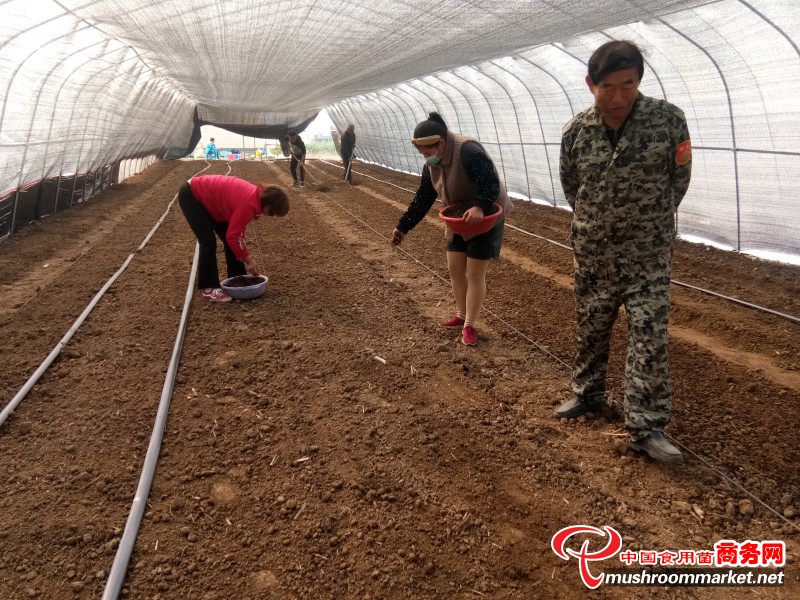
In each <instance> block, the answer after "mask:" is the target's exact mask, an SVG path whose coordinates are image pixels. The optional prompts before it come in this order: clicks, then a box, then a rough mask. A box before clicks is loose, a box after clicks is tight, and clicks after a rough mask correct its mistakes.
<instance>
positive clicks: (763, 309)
mask: <svg viewBox="0 0 800 600" xmlns="http://www.w3.org/2000/svg"><path fill="white" fill-rule="evenodd" d="M320 162H323V163H325V164H329V165H331V166H334V167H337V168H340V169H341V168H342V167H339V165H336V164H334V163H330V162H327V161H324V160H321V161H320ZM359 175H362V176H364V177H369V178H370V179H374V180H375V181H380V182H381V183H385V184H387V185H391V186H394V187H397V188H400V189H401V190H404V191H407V192H410V193H412V194H413V193H414V190H409V189H407V188H404V187H400V186H399V185H395V184H393V183H389V182H388V181H382V180H381V179H378V178H377V177H372V176H371V175H367V174H365V173H359ZM506 227H508V228H510V229H514V230H515V231H519V232H520V233H524V234H525V235H529V236H531V237H535V238H538V239H540V240H544V241H545V242H548V243H550V244H553V245H555V246H558V247H559V248H564V249H566V250H569V251H572V247H571V246H568V245H566V244H562V243H561V242H557V241H555V240H552V239H550V238H547V237H543V236H541V235H536V234H535V233H531V232H530V231H526V230H525V229H521V228H519V227H516V226H514V225H510V224H509V223H506ZM670 282H672V283H674V284H675V285H679V286H683V287H686V288H689V289H692V290H695V291H697V292H702V293H704V294H708V295H709V296H714V297H716V298H722V299H723V300H728V301H729V302H734V303H736V304H740V305H741V306H746V307H747V308H752V309H755V310H758V311H761V312H765V313H769V314H771V315H775V316H776V317H781V318H782V319H787V320H789V321H794V322H795V323H800V317H795V316H793V315H790V314H787V313H783V312H780V311H777V310H772V309H771V308H766V307H765V306H759V305H758V304H752V303H751V302H745V301H744V300H739V299H738V298H734V297H733V296H726V295H724V294H720V293H719V292H714V291H712V290H709V289H706V288H701V287H698V286H695V285H690V284H688V283H683V282H682V281H677V280H675V279H670Z"/></svg>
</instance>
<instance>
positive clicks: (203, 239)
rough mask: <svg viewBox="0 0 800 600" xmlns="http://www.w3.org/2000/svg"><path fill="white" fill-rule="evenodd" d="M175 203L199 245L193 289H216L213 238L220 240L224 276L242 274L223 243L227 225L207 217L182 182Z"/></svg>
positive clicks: (245, 271)
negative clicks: (224, 268)
mask: <svg viewBox="0 0 800 600" xmlns="http://www.w3.org/2000/svg"><path fill="white" fill-rule="evenodd" d="M178 204H179V205H180V207H181V211H183V216H184V217H186V221H187V222H188V223H189V227H191V228H192V231H193V232H194V235H195V237H196V238H197V241H198V243H199V244H200V256H199V258H198V265H197V287H198V288H200V289H206V288H218V287H219V269H218V268H217V236H219V239H220V240H222V246H223V247H224V248H225V264H226V265H227V267H228V277H236V276H237V275H245V274H246V273H247V269H245V267H244V263H243V262H242V261H240V260H239V259H238V258H236V255H235V254H234V253H233V250H231V248H230V246H228V242H227V241H225V236H226V234H227V233H228V223H225V222H222V221H215V220H214V219H212V218H211V215H210V214H208V211H207V210H206V207H205V206H203V205H202V204H200V201H199V200H198V199H197V198H195V197H194V194H192V188H191V187H190V186H189V184H188V183H184V184H183V186H181V189H180V191H179V192H178Z"/></svg>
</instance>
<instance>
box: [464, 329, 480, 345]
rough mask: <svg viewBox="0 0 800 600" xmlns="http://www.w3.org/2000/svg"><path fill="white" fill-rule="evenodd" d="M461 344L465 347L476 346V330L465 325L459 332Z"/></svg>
mask: <svg viewBox="0 0 800 600" xmlns="http://www.w3.org/2000/svg"><path fill="white" fill-rule="evenodd" d="M461 343H462V344H464V345H465V346H477V345H478V330H477V329H475V328H474V327H473V326H472V325H467V326H466V327H464V329H462V330H461Z"/></svg>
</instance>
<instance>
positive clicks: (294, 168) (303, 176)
mask: <svg viewBox="0 0 800 600" xmlns="http://www.w3.org/2000/svg"><path fill="white" fill-rule="evenodd" d="M299 164H300V161H299V160H297V159H296V158H295V157H294V155H292V159H291V161H289V170H290V171H291V172H292V178H293V179H294V180H295V181H305V180H306V168H305V167H304V166H303V165H300V178H299V179H298V178H297V165H299Z"/></svg>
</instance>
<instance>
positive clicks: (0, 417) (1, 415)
mask: <svg viewBox="0 0 800 600" xmlns="http://www.w3.org/2000/svg"><path fill="white" fill-rule="evenodd" d="M177 197H178V195H177V194H175V196H173V198H172V201H171V202H170V203H169V204H168V205H167V208H166V210H165V211H164V214H163V215H161V218H160V219H159V220H158V221H157V222H156V224H155V225H154V226H153V228H152V229H151V230H150V232H149V233H148V234H147V236H145V238H144V241H142V243H141V244H139V247H138V248H137V249H136V250H137V252H138V251H140V250H142V248H144V247H145V245H146V244H147V242H148V241H150V238H151V237H153V234H154V233H155V232H156V230H157V229H158V228H159V227H160V226H161V224H162V223H163V222H164V219H166V217H167V215H168V214H169V211H170V209H171V208H172V205H173V204H174V203H175V199H176V198H177ZM134 256H136V254H135V253H134V254H129V255H128V258H127V259H126V260H125V262H124V263H122V266H121V267H120V268H119V269H118V270H117V272H116V273H114V274H113V275H112V276H111V277H110V278H109V280H108V281H106V283H105V285H104V286H103V287H102V288H100V291H99V292H97V293H96V294H95V295H94V298H92V301H91V302H89V304H88V305H87V306H86V308H85V309H84V310H83V312H82V313H81V314H80V316H79V317H78V318H77V319H76V320H75V323H73V325H72V327H70V329H69V331H67V333H66V334H64V337H62V338H61V340H60V341H59V342H58V344H56V346H55V348H53V350H52V351H51V352H50V354H48V355H47V358H45V359H44V361H43V362H42V364H40V365H39V368H38V369H36V371H34V373H33V375H31V376H30V377H29V378H28V381H26V382H25V384H24V385H23V386H22V387H21V388H20V390H19V391H18V392H17V393H16V395H15V396H14V397H13V398H12V399H11V401H10V402H9V403H8V405H7V406H6V407H5V408H4V409H3V410H2V412H0V425H2V424H3V423H5V421H6V419H8V417H9V415H11V413H12V412H14V409H15V408H16V407H17V406H19V404H20V402H22V400H23V399H24V398H25V396H27V395H28V392H30V391H31V389H32V388H33V386H34V385H36V383H37V382H38V381H39V379H41V378H42V375H44V373H45V371H47V369H48V368H49V367H50V365H51V364H53V361H54V360H55V359H56V358H57V357H58V355H59V354H60V353H61V349H62V348H63V347H64V346H65V345H66V344H67V342H68V341H69V340H70V338H72V336H73V335H74V334H75V332H76V331H77V330H78V328H79V327H80V326H81V325H82V324H83V322H84V321H85V320H86V317H88V316H89V313H91V312H92V310H93V309H94V307H95V305H97V303H98V302H99V301H100V298H102V297H103V295H104V294H105V293H106V291H107V290H108V288H110V287H111V284H113V283H114V282H115V281H116V280H117V278H118V277H119V276H120V275H122V272H123V271H124V270H125V269H126V268H127V267H128V265H129V264H130V262H131V260H133V257H134Z"/></svg>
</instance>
